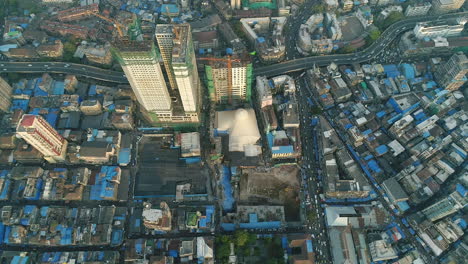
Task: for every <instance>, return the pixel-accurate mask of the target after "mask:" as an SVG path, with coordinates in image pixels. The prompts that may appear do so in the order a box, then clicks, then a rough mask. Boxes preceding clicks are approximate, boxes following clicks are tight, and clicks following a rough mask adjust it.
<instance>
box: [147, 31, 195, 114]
mask: <svg viewBox="0 0 468 264" xmlns="http://www.w3.org/2000/svg"><path fill="white" fill-rule="evenodd" d="M156 40H157V42H158V46H159V49H160V50H161V56H162V58H163V62H164V67H165V69H166V72H167V75H168V79H169V83H170V84H171V86H172V89H174V90H178V92H179V96H180V100H181V101H182V106H183V108H184V111H185V112H192V113H194V112H197V111H198V100H199V92H200V79H199V77H198V70H197V62H196V59H195V51H194V48H193V43H192V33H191V30H190V24H178V25H172V24H171V25H170V24H159V25H157V26H156Z"/></svg>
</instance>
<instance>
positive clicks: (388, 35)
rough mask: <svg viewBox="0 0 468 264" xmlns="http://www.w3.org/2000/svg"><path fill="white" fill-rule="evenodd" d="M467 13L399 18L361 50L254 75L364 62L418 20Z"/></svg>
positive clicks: (298, 61) (296, 62) (285, 64)
mask: <svg viewBox="0 0 468 264" xmlns="http://www.w3.org/2000/svg"><path fill="white" fill-rule="evenodd" d="M467 15H468V12H459V13H452V14H445V15H438V16H422V17H413V18H409V19H405V20H401V21H398V22H396V23H394V24H392V25H390V26H389V27H388V28H387V29H386V30H385V31H384V32H383V33H382V35H381V36H380V38H379V39H378V40H376V41H375V42H374V43H372V45H370V46H369V47H367V48H365V49H364V50H362V51H359V52H355V53H351V54H340V55H324V56H314V57H305V58H300V59H295V60H290V61H285V62H282V63H277V64H274V65H269V66H263V67H259V68H255V69H254V75H255V76H267V77H272V76H276V75H280V74H284V73H288V72H294V71H300V70H305V69H309V68H312V67H313V66H314V65H317V66H325V65H328V64H330V63H331V62H335V63H337V64H349V63H360V62H365V61H368V60H369V59H372V58H373V57H375V56H376V55H378V54H379V53H381V52H382V51H383V50H384V49H385V48H386V47H387V46H388V45H389V44H390V43H391V42H392V41H393V40H394V39H395V38H396V37H397V36H398V35H399V34H400V33H402V32H404V31H407V30H409V29H412V28H413V27H414V26H415V25H416V23H418V22H431V21H439V22H448V21H449V20H452V19H456V18H459V17H464V16H467Z"/></svg>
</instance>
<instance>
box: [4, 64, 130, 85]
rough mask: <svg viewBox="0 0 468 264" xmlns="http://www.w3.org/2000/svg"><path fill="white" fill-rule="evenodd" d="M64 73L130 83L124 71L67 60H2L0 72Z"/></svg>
mask: <svg viewBox="0 0 468 264" xmlns="http://www.w3.org/2000/svg"><path fill="white" fill-rule="evenodd" d="M8 72H19V73H44V72H48V73H63V74H74V75H78V76H84V77H88V78H93V79H96V80H101V81H107V82H113V83H119V84H128V80H127V78H126V77H125V75H124V73H123V72H116V71H111V70H105V69H101V68H98V67H94V66H89V65H84V64H76V63H66V62H6V61H0V73H8Z"/></svg>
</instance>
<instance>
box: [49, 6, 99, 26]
mask: <svg viewBox="0 0 468 264" xmlns="http://www.w3.org/2000/svg"><path fill="white" fill-rule="evenodd" d="M97 13H99V5H98V4H91V5H86V6H79V7H74V8H70V9H65V10H61V11H59V12H58V14H57V18H58V20H60V21H62V22H69V21H75V20H80V19H85V18H88V17H90V16H92V15H93V14H97Z"/></svg>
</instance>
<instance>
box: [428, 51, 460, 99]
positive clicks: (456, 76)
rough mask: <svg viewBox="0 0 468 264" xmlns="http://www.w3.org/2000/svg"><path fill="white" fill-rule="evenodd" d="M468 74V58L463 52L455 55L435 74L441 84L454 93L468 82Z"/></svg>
mask: <svg viewBox="0 0 468 264" xmlns="http://www.w3.org/2000/svg"><path fill="white" fill-rule="evenodd" d="M467 73H468V58H467V57H466V55H465V54H463V52H458V53H456V54H453V55H452V57H450V59H449V60H448V61H447V62H446V63H444V64H442V65H441V66H439V68H438V69H437V71H436V72H435V77H436V78H437V80H438V82H439V84H440V85H441V86H442V87H443V88H445V89H446V90H449V91H453V90H457V89H458V88H460V87H461V86H462V85H463V84H464V83H465V82H466V81H467V78H466V74H467Z"/></svg>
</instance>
